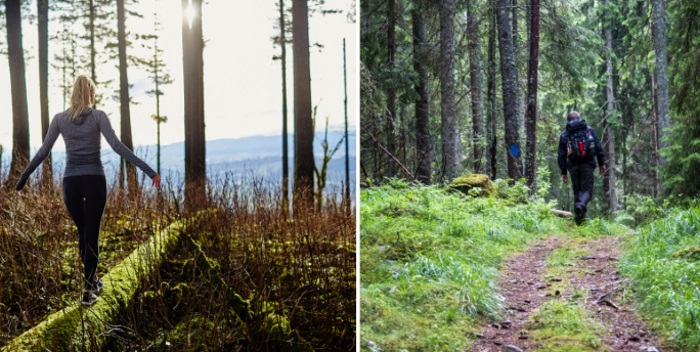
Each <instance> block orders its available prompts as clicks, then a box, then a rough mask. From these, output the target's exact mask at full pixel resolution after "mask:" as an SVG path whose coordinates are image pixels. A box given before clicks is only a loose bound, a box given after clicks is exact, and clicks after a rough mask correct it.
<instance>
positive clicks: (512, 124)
mask: <svg viewBox="0 0 700 352" xmlns="http://www.w3.org/2000/svg"><path fill="white" fill-rule="evenodd" d="M497 7H498V9H497V12H496V14H497V17H498V47H499V51H500V54H501V80H502V82H503V83H502V86H503V117H504V119H505V132H506V133H505V140H506V148H508V150H510V148H511V147H512V146H516V147H517V148H518V149H520V132H519V129H520V128H519V123H518V96H517V85H518V82H517V74H516V69H515V56H514V51H513V35H512V31H511V21H510V11H509V9H510V0H497ZM516 157H517V158H516ZM519 157H520V154H518V155H517V156H513V155H512V154H511V153H510V151H509V152H508V177H509V178H512V179H518V178H520V177H521V176H522V175H521V171H520V167H519V160H518V159H519Z"/></svg>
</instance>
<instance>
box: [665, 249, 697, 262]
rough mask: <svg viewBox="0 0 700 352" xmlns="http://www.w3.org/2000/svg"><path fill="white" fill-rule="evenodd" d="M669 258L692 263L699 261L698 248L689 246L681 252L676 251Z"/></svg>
mask: <svg viewBox="0 0 700 352" xmlns="http://www.w3.org/2000/svg"><path fill="white" fill-rule="evenodd" d="M671 258H673V259H688V260H694V261H699V260H700V246H690V247H686V248H683V249H681V250H678V251H676V252H674V253H673V254H671Z"/></svg>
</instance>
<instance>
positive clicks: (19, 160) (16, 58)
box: [5, 0, 29, 183]
mask: <svg viewBox="0 0 700 352" xmlns="http://www.w3.org/2000/svg"><path fill="white" fill-rule="evenodd" d="M20 3H21V1H20V0H5V23H6V26H7V29H6V30H7V54H8V62H9V64H10V85H11V93H12V161H11V162H10V173H9V178H8V182H10V183H12V182H14V181H16V180H17V179H18V178H19V175H20V173H21V172H22V170H23V168H24V167H25V166H26V163H27V161H28V160H29V113H28V110H27V84H26V81H25V69H24V49H23V47H22V14H21V4H20Z"/></svg>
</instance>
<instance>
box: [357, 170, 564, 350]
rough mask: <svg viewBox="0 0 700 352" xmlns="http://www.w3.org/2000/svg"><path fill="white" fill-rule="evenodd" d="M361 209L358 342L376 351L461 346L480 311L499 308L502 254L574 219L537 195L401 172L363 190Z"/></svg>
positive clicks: (485, 314)
mask: <svg viewBox="0 0 700 352" xmlns="http://www.w3.org/2000/svg"><path fill="white" fill-rule="evenodd" d="M501 187H503V186H502V185H501ZM499 192H500V190H499ZM513 193H517V192H513ZM360 216H361V218H362V221H361V224H360V235H361V237H360V238H361V249H362V257H361V278H362V280H361V281H362V283H361V289H360V290H361V291H360V294H361V297H362V298H361V333H362V341H361V346H362V348H363V349H368V350H370V351H399V350H425V351H437V350H441V351H461V350H463V349H464V348H465V346H467V345H468V335H470V333H471V332H472V331H473V328H474V327H475V326H476V324H477V323H478V322H479V321H480V319H483V318H495V317H496V316H497V315H498V314H499V312H500V311H501V303H502V298H501V297H500V296H499V295H498V294H497V291H496V289H497V288H496V286H495V279H496V277H497V275H498V272H497V271H498V267H499V265H500V263H501V261H502V260H503V259H504V257H506V255H508V254H509V253H511V252H513V251H516V250H519V249H522V248H524V247H525V246H527V245H528V244H530V243H531V242H532V241H533V240H535V239H538V238H541V237H543V236H544V235H546V234H552V233H557V232H565V231H566V230H567V228H568V227H569V226H571V224H572V222H570V221H566V220H562V219H559V218H556V217H554V216H552V215H550V206H549V205H548V204H546V203H544V202H543V201H541V200H539V199H538V198H531V199H528V201H527V202H521V201H514V199H513V198H505V199H495V198H472V197H468V196H465V195H463V194H461V193H447V192H445V191H444V190H443V189H442V188H440V187H437V186H412V185H408V184H406V183H403V182H394V183H390V184H388V185H385V186H381V187H375V188H370V189H364V190H362V192H361V201H360Z"/></svg>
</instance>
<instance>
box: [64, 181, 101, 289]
mask: <svg viewBox="0 0 700 352" xmlns="http://www.w3.org/2000/svg"><path fill="white" fill-rule="evenodd" d="M63 201H64V202H65V203H66V207H67V208H68V212H69V213H70V216H71V218H73V222H75V226H76V227H77V228H78V234H79V235H80V239H79V241H78V248H79V250H80V259H81V260H82V261H83V268H84V274H85V287H86V288H89V287H90V286H89V284H90V283H92V281H93V280H95V278H96V277H95V273H96V271H97V261H98V257H99V254H100V249H99V246H98V244H97V241H98V239H99V236H100V223H101V222H102V213H103V212H104V209H105V204H106V203H107V181H106V180H105V177H104V176H101V175H82V176H71V177H64V178H63Z"/></svg>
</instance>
